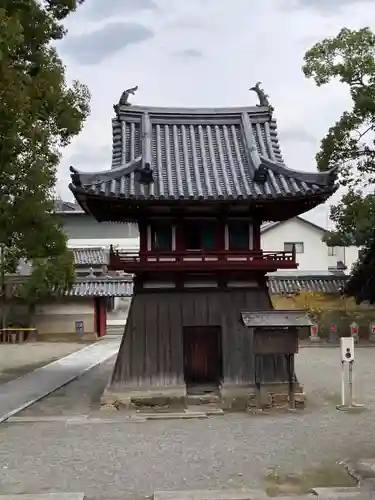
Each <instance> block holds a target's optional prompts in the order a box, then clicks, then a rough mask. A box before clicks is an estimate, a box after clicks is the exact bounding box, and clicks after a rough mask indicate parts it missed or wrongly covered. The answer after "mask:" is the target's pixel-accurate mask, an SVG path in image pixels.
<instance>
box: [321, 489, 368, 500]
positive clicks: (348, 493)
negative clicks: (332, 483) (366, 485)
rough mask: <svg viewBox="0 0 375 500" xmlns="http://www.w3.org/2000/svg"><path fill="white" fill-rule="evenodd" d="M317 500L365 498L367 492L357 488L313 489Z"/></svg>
mask: <svg viewBox="0 0 375 500" xmlns="http://www.w3.org/2000/svg"><path fill="white" fill-rule="evenodd" d="M311 493H313V494H314V495H315V496H316V498H317V500H320V499H321V500H351V499H352V498H353V499H358V500H359V499H361V498H365V497H364V495H365V492H364V491H362V490H360V489H359V488H357V487H355V486H354V487H353V486H352V487H350V486H346V487H335V488H312V490H311Z"/></svg>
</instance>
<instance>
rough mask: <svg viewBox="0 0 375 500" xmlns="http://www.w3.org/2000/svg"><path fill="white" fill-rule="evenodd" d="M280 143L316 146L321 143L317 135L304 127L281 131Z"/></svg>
mask: <svg viewBox="0 0 375 500" xmlns="http://www.w3.org/2000/svg"><path fill="white" fill-rule="evenodd" d="M279 136H280V141H281V142H282V143H284V142H286V141H288V142H305V143H306V144H311V145H313V146H316V145H317V144H318V143H319V139H317V138H316V137H315V135H313V134H311V133H310V132H308V131H307V130H306V129H304V128H302V127H295V128H294V127H291V128H284V129H281V131H280V133H279Z"/></svg>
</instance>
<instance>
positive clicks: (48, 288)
mask: <svg viewBox="0 0 375 500" xmlns="http://www.w3.org/2000/svg"><path fill="white" fill-rule="evenodd" d="M74 282H75V270H74V257H73V253H72V252H71V251H70V250H65V252H64V253H62V254H60V255H56V256H51V257H47V258H44V259H36V260H34V261H33V268H32V273H31V276H30V277H28V278H27V279H26V280H25V282H24V283H23V284H22V285H21V286H20V288H19V292H18V296H19V297H20V298H22V299H23V300H25V302H27V303H29V304H30V305H33V304H36V303H37V302H40V301H43V300H44V299H47V298H49V297H60V296H62V295H64V293H65V292H66V291H68V290H69V289H70V288H71V287H72V285H73V284H74Z"/></svg>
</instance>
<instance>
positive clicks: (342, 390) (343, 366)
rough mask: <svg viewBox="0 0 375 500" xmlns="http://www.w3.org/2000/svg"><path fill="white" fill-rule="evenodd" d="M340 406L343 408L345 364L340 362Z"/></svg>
mask: <svg viewBox="0 0 375 500" xmlns="http://www.w3.org/2000/svg"><path fill="white" fill-rule="evenodd" d="M341 406H345V363H344V361H341Z"/></svg>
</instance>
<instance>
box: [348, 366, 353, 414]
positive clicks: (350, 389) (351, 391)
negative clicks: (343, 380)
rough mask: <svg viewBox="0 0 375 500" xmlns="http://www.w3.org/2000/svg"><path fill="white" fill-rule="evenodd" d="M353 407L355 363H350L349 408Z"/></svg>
mask: <svg viewBox="0 0 375 500" xmlns="http://www.w3.org/2000/svg"><path fill="white" fill-rule="evenodd" d="M352 406H353V361H350V363H349V408H351V407H352Z"/></svg>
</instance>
